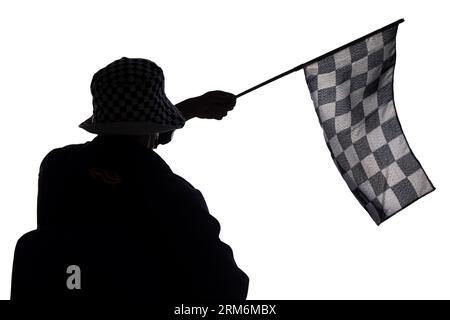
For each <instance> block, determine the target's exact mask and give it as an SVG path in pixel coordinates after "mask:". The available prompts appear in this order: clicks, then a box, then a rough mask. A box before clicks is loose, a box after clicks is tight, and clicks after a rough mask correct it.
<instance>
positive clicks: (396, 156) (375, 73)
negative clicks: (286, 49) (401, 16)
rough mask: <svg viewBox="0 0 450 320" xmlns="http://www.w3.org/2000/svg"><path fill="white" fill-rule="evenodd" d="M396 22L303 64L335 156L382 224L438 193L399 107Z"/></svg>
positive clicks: (370, 212)
mask: <svg viewBox="0 0 450 320" xmlns="http://www.w3.org/2000/svg"><path fill="white" fill-rule="evenodd" d="M397 27H398V23H395V24H392V25H389V26H386V27H385V28H382V29H380V30H378V31H375V32H373V33H371V34H369V35H367V36H366V37H363V38H361V39H358V40H355V41H353V42H352V43H350V44H348V45H347V46H345V47H341V48H339V49H336V50H334V51H333V52H331V53H329V54H327V55H325V56H322V57H320V58H319V59H316V60H315V61H314V62H312V63H310V64H308V65H306V66H305V68H304V72H305V77H306V82H307V83H308V87H309V91H310V93H311V98H312V100H313V102H314V106H315V109H316V112H317V115H318V117H319V121H320V124H321V126H322V128H323V132H324V136H325V140H326V143H327V146H328V148H329V150H330V152H331V156H332V158H333V161H334V162H335V164H336V166H337V168H338V169H339V171H340V173H341V174H342V176H343V177H344V179H345V181H346V182H347V184H348V186H349V187H350V189H351V191H352V192H353V194H354V195H355V196H356V198H357V199H358V200H359V202H360V203H361V204H362V205H363V206H364V208H365V209H366V210H367V211H368V212H369V214H370V216H371V217H372V219H373V220H374V221H375V222H376V223H377V224H380V223H382V222H383V221H385V220H386V219H388V218H390V217H391V216H393V215H394V214H395V213H397V212H399V211H400V210H402V209H403V208H405V207H407V206H408V205H410V204H411V203H413V202H414V201H416V200H418V199H420V198H421V197H423V196H424V195H426V194H428V193H430V192H431V191H433V190H434V186H433V184H432V183H431V181H430V180H429V179H428V177H427V175H426V173H425V171H424V170H423V169H422V167H421V165H420V163H419V162H418V160H417V159H416V157H415V156H414V154H413V153H412V151H411V149H410V148H409V145H408V143H407V141H406V138H405V136H404V134H403V131H402V128H401V126H400V123H399V120H398V118H397V113H396V110H395V105H394V96H393V75H394V67H395V57H396V55H395V37H396V33H397Z"/></svg>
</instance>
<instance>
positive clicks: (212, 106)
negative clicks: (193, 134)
mask: <svg viewBox="0 0 450 320" xmlns="http://www.w3.org/2000/svg"><path fill="white" fill-rule="evenodd" d="M235 105H236V96H235V95H234V94H232V93H229V92H225V91H220V90H215V91H208V92H206V93H205V94H203V95H201V96H198V97H194V98H190V99H187V100H184V101H182V102H180V103H178V104H176V107H177V108H178V110H180V111H181V113H182V114H183V116H184V118H185V119H186V120H189V119H192V118H195V117H197V118H201V119H216V120H221V119H222V118H223V117H225V116H226V115H227V113H228V111H230V110H233V107H234V106H235Z"/></svg>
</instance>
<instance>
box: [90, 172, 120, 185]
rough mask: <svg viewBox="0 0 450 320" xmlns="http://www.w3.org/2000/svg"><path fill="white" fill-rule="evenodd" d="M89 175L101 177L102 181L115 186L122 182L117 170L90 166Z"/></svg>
mask: <svg viewBox="0 0 450 320" xmlns="http://www.w3.org/2000/svg"><path fill="white" fill-rule="evenodd" d="M89 175H90V176H91V177H92V178H93V179H100V180H101V181H102V182H104V183H107V184H110V185H113V186H115V185H117V184H119V183H120V182H121V179H120V176H119V174H118V173H117V172H115V171H112V172H110V171H108V170H106V169H103V168H90V169H89Z"/></svg>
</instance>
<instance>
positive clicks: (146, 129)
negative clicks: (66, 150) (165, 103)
mask: <svg viewBox="0 0 450 320" xmlns="http://www.w3.org/2000/svg"><path fill="white" fill-rule="evenodd" d="M79 127H80V128H82V129H84V130H86V131H88V132H90V133H94V134H120V135H145V134H150V133H157V132H166V131H171V130H176V129H180V128H182V127H184V123H183V124H179V125H163V124H158V123H153V122H143V121H140V122H137V121H116V122H111V123H95V122H93V121H92V116H91V117H89V118H88V119H86V120H85V121H83V122H82V123H80V125H79Z"/></svg>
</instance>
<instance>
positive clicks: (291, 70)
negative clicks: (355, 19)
mask: <svg viewBox="0 0 450 320" xmlns="http://www.w3.org/2000/svg"><path fill="white" fill-rule="evenodd" d="M404 21H405V19H399V20H397V21H395V22H393V23H391V24H388V25H387V26H385V27H383V28H381V29H378V30H375V31H373V32H371V33H369V34H366V35H365V36H363V37H361V38H358V39H356V40H354V41H352V42H349V43H347V44H344V45H343V46H340V47H339V48H336V49H334V50H331V51H330V52H327V53H325V54H322V55H321V56H319V57H317V58H314V59H312V60H310V61H308V62H305V63H302V64H300V65H298V66H296V67H295V68H292V69H290V70H288V71H285V72H283V73H281V74H279V75H277V76H275V77H273V78H270V79H269V80H266V81H264V82H261V83H260V84H258V85H256V86H254V87H251V88H250V89H247V90H245V91H242V92H241V93H239V94H237V95H236V98H239V97H242V96H243V95H244V94H247V93H249V92H252V91H253V90H256V89H258V88H261V87H262V86H265V85H266V84H269V83H271V82H273V81H275V80H278V79H280V78H282V77H284V76H287V75H288V74H291V73H292V72H295V71H299V70H301V69H303V68H304V67H306V66H307V65H310V64H311V63H313V62H316V61H318V60H321V59H323V58H325V57H327V56H329V55H331V54H335V53H336V52H338V51H340V50H342V49H345V48H347V47H349V46H351V45H352V44H354V43H357V42H360V41H361V40H364V39H365V38H368V37H371V36H373V35H374V34H377V33H379V32H381V31H383V30H386V29H389V28H392V27H393V26H395V25H398V24H400V23H402V22H404Z"/></svg>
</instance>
